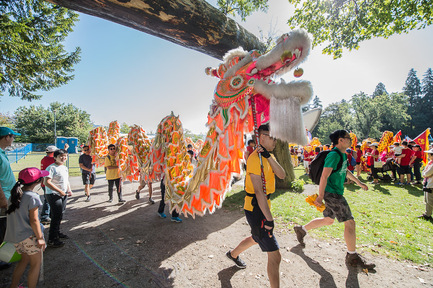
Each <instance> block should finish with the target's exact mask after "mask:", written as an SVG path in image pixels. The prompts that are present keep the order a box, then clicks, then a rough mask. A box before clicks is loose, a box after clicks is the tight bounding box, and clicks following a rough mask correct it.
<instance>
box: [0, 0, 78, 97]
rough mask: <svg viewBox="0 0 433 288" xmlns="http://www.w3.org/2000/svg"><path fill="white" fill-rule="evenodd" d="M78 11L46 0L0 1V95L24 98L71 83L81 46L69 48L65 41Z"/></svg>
mask: <svg viewBox="0 0 433 288" xmlns="http://www.w3.org/2000/svg"><path fill="white" fill-rule="evenodd" d="M77 19H78V14H76V13H74V12H72V11H70V10H68V9H66V8H63V7H59V6H55V5H53V4H50V3H47V2H45V1H43V0H22V1H16V0H12V1H4V0H3V1H0V51H1V53H0V54H1V56H0V96H3V93H5V92H8V94H9V95H10V96H16V97H20V98H21V99H23V100H33V99H39V98H41V95H37V94H34V92H37V91H40V90H45V91H46V90H50V89H52V88H55V87H59V86H61V85H64V84H66V83H68V82H69V81H70V80H72V79H73V78H74V76H73V75H71V74H70V73H71V72H72V71H73V65H74V64H76V63H78V62H79V60H80V48H76V49H75V51H74V52H72V53H68V52H66V51H65V49H64V46H63V41H64V40H65V38H66V36H67V35H68V34H69V32H71V31H72V27H73V26H74V23H75V21H77Z"/></svg>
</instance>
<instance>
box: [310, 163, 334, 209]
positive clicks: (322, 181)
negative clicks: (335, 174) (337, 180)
mask: <svg viewBox="0 0 433 288" xmlns="http://www.w3.org/2000/svg"><path fill="white" fill-rule="evenodd" d="M332 170H333V169H332V167H323V171H322V176H321V177H320V183H319V196H318V197H317V198H316V201H314V204H315V205H316V206H317V207H320V206H322V204H323V197H324V196H325V188H326V184H327V183H328V178H329V176H330V175H331V173H332Z"/></svg>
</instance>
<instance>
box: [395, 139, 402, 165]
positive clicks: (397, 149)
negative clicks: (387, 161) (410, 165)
mask: <svg viewBox="0 0 433 288" xmlns="http://www.w3.org/2000/svg"><path fill="white" fill-rule="evenodd" d="M393 150H394V157H395V162H396V164H397V165H400V162H401V159H400V158H399V157H398V156H400V155H401V153H402V151H403V147H401V146H400V143H399V142H394V148H393Z"/></svg>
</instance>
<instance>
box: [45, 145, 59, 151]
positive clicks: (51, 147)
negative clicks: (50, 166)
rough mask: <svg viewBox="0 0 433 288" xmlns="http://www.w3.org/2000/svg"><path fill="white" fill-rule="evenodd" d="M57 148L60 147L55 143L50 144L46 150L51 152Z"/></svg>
mask: <svg viewBox="0 0 433 288" xmlns="http://www.w3.org/2000/svg"><path fill="white" fill-rule="evenodd" d="M57 149H58V148H57V147H56V146H54V145H50V146H48V147H47V149H46V150H45V152H47V153H51V152H54V151H56V150H57Z"/></svg>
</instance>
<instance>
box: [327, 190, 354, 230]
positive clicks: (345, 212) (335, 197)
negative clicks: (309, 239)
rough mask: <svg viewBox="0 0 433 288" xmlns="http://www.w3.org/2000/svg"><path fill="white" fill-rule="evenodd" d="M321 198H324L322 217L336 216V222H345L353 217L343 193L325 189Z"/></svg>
mask: <svg viewBox="0 0 433 288" xmlns="http://www.w3.org/2000/svg"><path fill="white" fill-rule="evenodd" d="M323 200H325V206H326V208H325V210H324V211H323V217H330V218H332V219H335V218H337V220H338V222H345V221H347V220H352V219H353V215H352V211H350V207H349V203H347V201H346V198H344V196H343V195H339V194H337V193H329V192H326V191H325V196H324V197H323Z"/></svg>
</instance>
